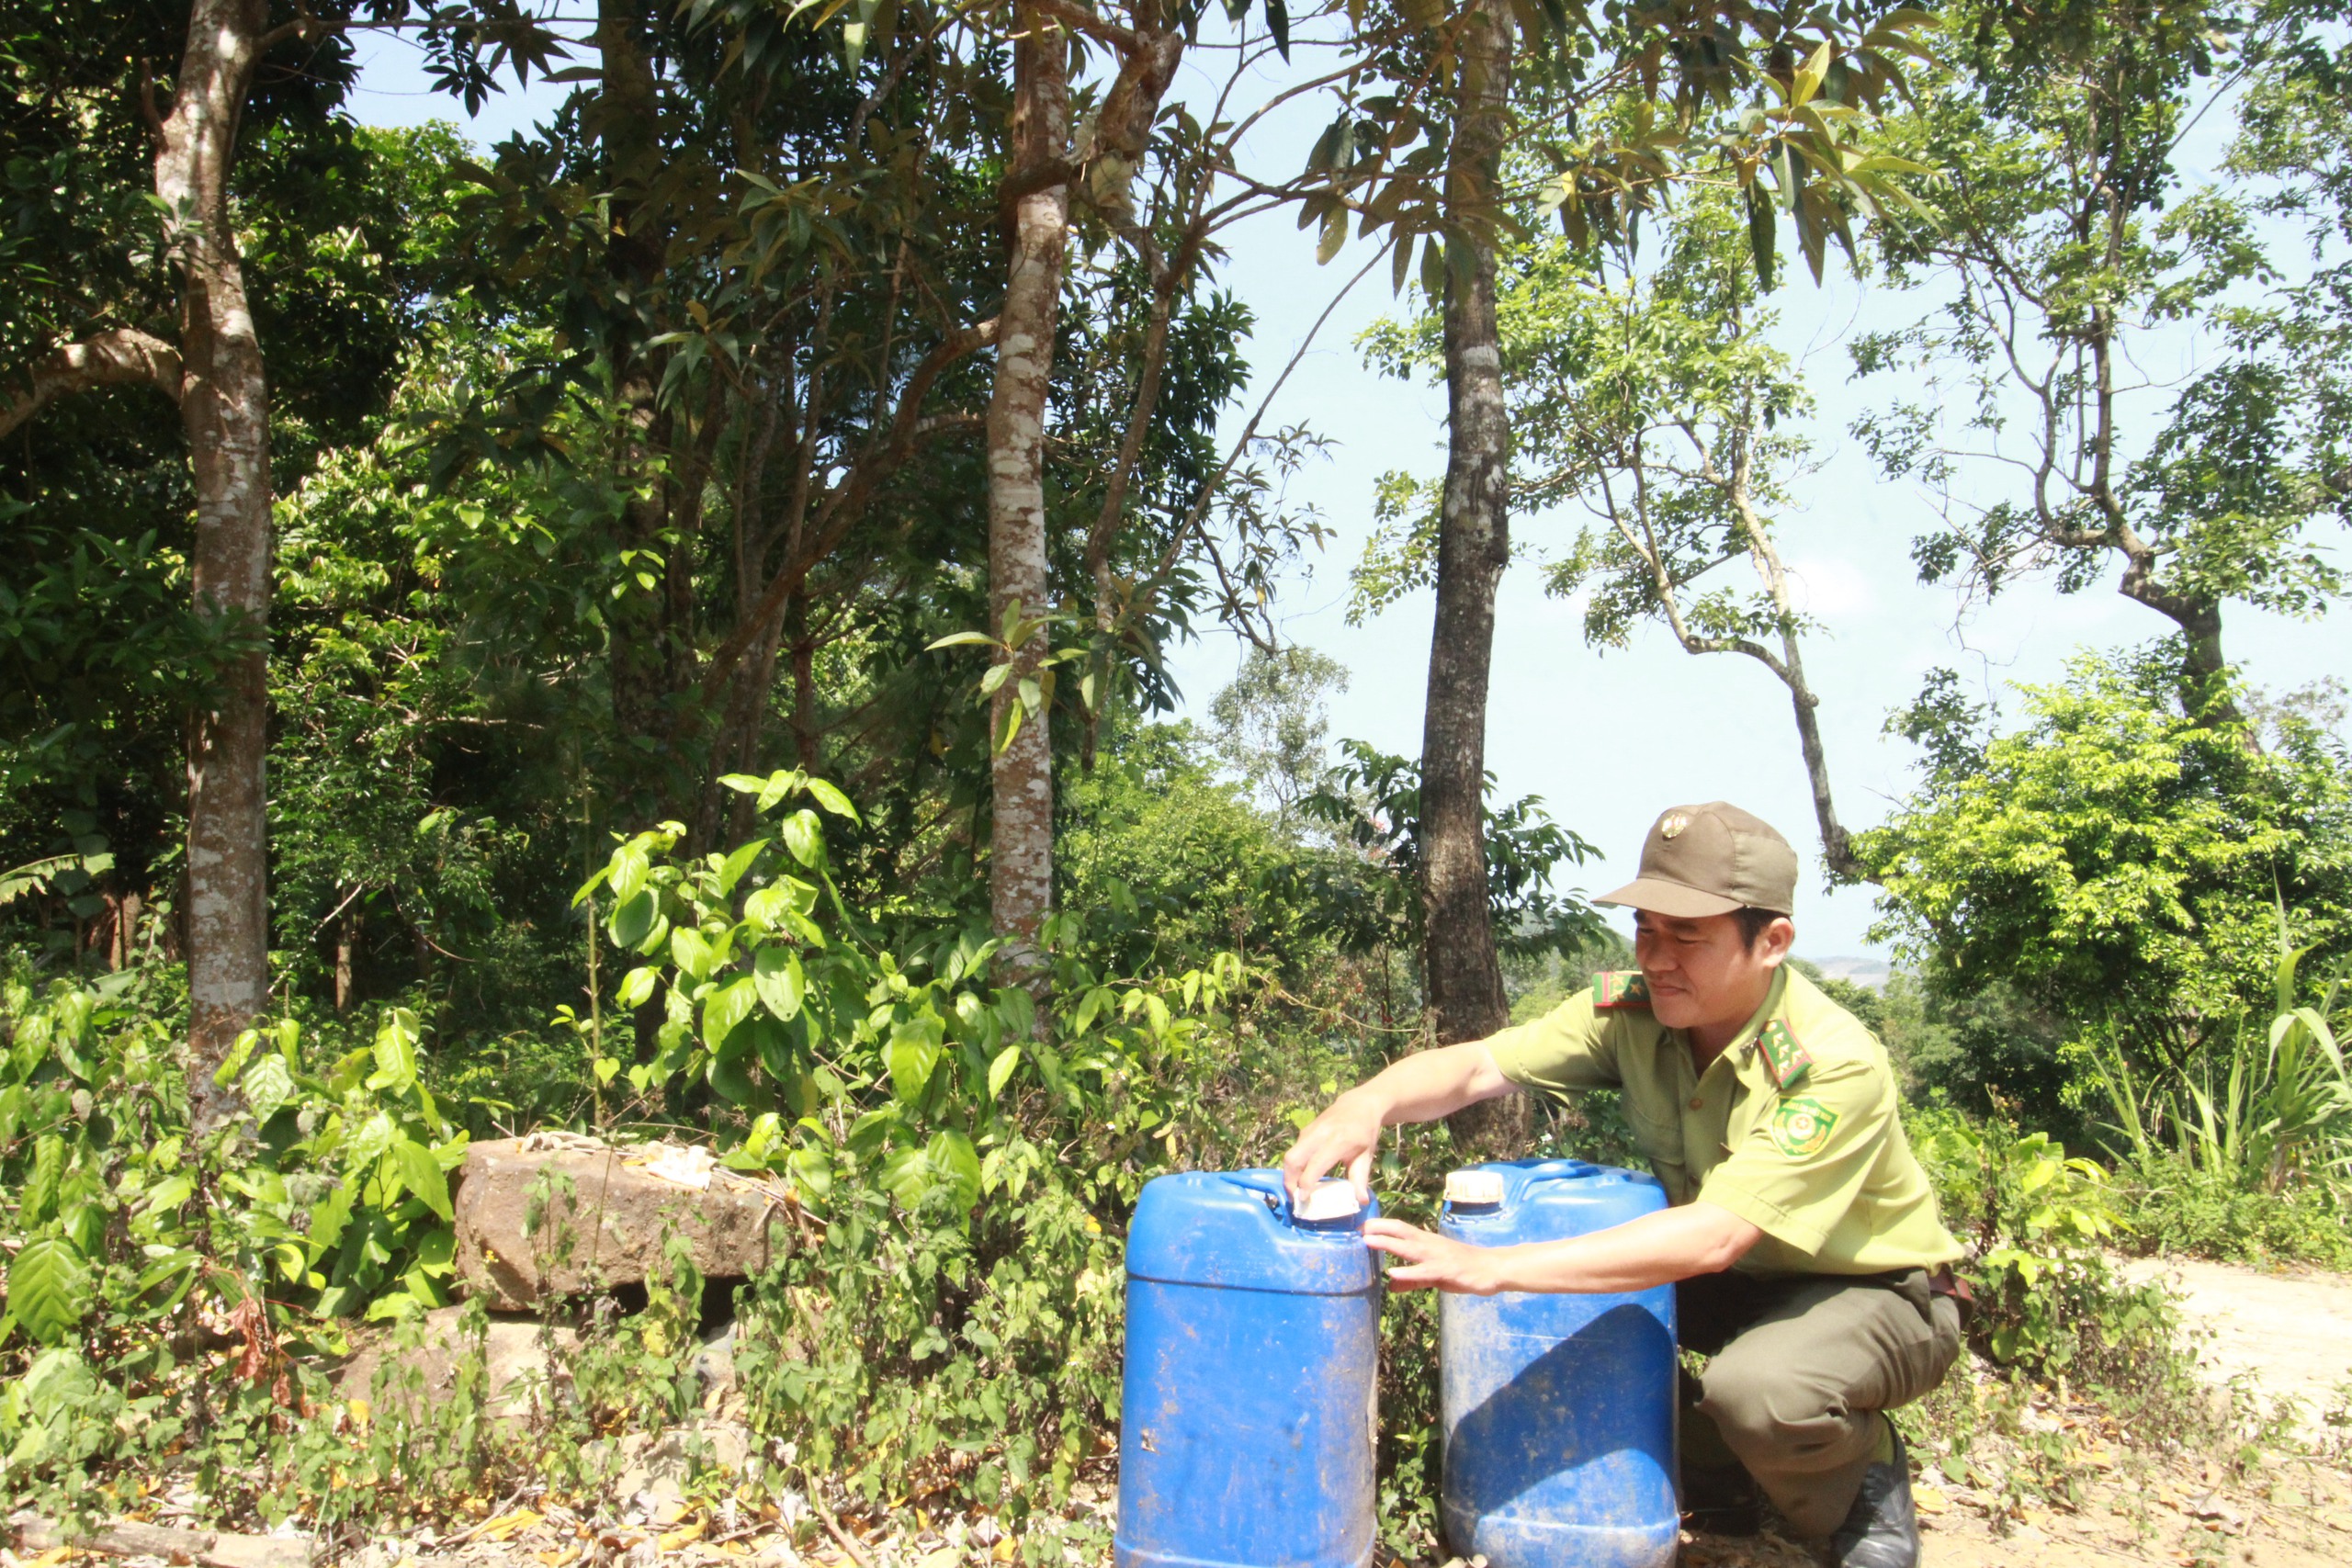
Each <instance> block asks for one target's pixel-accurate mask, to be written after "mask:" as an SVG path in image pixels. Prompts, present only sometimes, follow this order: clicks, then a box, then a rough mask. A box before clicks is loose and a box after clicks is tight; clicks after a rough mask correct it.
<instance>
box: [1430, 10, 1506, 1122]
mask: <svg viewBox="0 0 2352 1568" xmlns="http://www.w3.org/2000/svg"><path fill="white" fill-rule="evenodd" d="M1510 28H1511V21H1510V13H1509V11H1508V10H1507V9H1506V8H1505V6H1504V4H1503V0H1476V3H1475V4H1473V5H1471V6H1468V7H1467V8H1466V9H1465V10H1464V12H1463V13H1462V21H1461V28H1460V32H1459V33H1458V35H1457V37H1458V39H1459V43H1458V46H1457V50H1458V57H1459V59H1460V61H1461V77H1460V91H1459V93H1458V95H1457V97H1456V109H1455V117H1456V118H1455V124H1454V131H1453V149H1452V154H1451V162H1450V164H1449V166H1448V168H1447V170H1446V181H1445V185H1446V206H1447V211H1448V215H1449V217H1450V219H1451V220H1452V228H1451V231H1450V232H1449V234H1448V237H1447V249H1448V251H1449V252H1453V251H1454V250H1455V247H1460V252H1461V254H1450V255H1449V257H1448V263H1449V265H1448V266H1447V269H1446V289H1445V380H1446V414H1447V424H1446V465H1445V494H1444V499H1443V501H1442V502H1441V507H1440V515H1439V521H1438V554H1437V618H1436V624H1435V626H1433V627H1432V629H1431V632H1430V675H1429V695H1428V704H1427V706H1426V707H1425V709H1424V710H1423V714H1422V719H1421V799H1420V807H1421V867H1422V876H1423V879H1424V885H1423V888H1422V938H1421V969H1422V974H1423V976H1424V977H1425V981H1426V984H1427V986H1428V987H1429V1010H1430V1023H1431V1026H1432V1027H1433V1028H1434V1029H1435V1031H1436V1034H1437V1039H1438V1042H1439V1043H1441V1044H1444V1043H1453V1042H1454V1041H1460V1040H1477V1039H1482V1038H1484V1037H1485V1036H1487V1035H1489V1034H1492V1033H1494V1032H1496V1031H1497V1030H1498V1029H1501V1028H1502V1027H1503V1026H1504V1025H1506V1024H1507V1023H1509V1022H1510V1005H1509V1003H1508V1002H1507V1001H1506V1000H1505V998H1504V996H1503V976H1502V964H1501V960H1500V958H1499V957H1498V954H1497V953H1496V950H1495V932H1494V924H1493V920H1492V919H1491V918H1490V917H1489V915H1488V912H1487V849H1486V836H1485V830H1484V823H1483V809H1484V806H1485V791H1486V776H1487V679H1488V674H1489V670H1490V666H1491V664H1492V662H1493V656H1494V645H1495V592H1496V590H1497V588H1498V586H1499V585H1500V583H1501V581H1502V575H1503V568H1504V567H1505V566H1506V565H1508V564H1509V563H1510V419H1509V416H1508V412H1507V410H1506V406H1505V403H1504V400H1503V371H1502V352H1501V348H1500V346H1499V342H1498V334H1497V332H1496V326H1495V251H1494V228H1493V216H1492V215H1493V211H1494V201H1495V186H1496V182H1497V175H1498V168H1499V164H1500V155H1501V151H1502V143H1503V137H1504V134H1505V131H1506V130H1507V125H1508V114H1509V99H1510V39H1511V34H1510ZM1530 1124H1531V1123H1530V1111H1529V1107H1528V1104H1527V1101H1526V1099H1525V1097H1524V1096H1520V1095H1510V1096H1506V1097H1504V1098H1503V1099H1501V1100H1488V1101H1487V1102H1486V1103H1485V1104H1483V1105H1476V1106H1472V1107H1470V1108H1469V1109H1468V1110H1466V1111H1458V1112H1456V1113H1455V1114H1454V1115H1453V1116H1452V1117H1449V1118H1448V1119H1447V1125H1448V1126H1449V1127H1451V1128H1452V1129H1453V1135H1454V1138H1455V1140H1456V1141H1457V1142H1458V1143H1460V1144H1461V1145H1464V1148H1465V1149H1466V1150H1467V1151H1468V1152H1470V1153H1473V1154H1478V1155H1492V1154H1503V1153H1512V1154H1516V1153H1518V1152H1520V1145H1523V1144H1524V1142H1525V1140H1526V1137H1527V1134H1528V1129H1529V1126H1530Z"/></svg>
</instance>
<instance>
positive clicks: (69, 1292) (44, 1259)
mask: <svg viewBox="0 0 2352 1568" xmlns="http://www.w3.org/2000/svg"><path fill="white" fill-rule="evenodd" d="M89 1310H90V1270H89V1269H88V1268H87V1267H86V1266H85V1264H84V1263H83V1261H82V1255H81V1254H80V1253H79V1252H76V1251H75V1250H74V1245H73V1243H71V1242H69V1241H67V1240H66V1239H65V1238H64V1237H63V1236H55V1235H45V1236H40V1237H37V1238H35V1239H34V1240H31V1241H28V1242H27V1243H25V1245H24V1247H23V1248H22V1249H21V1250H20V1251H18V1252H17V1256H16V1258H15V1259H14V1260H13V1261H11V1262H10V1263H9V1265H8V1311H9V1313H10V1314H12V1315H13V1316H14V1317H15V1318H16V1320H17V1325H18V1326H19V1327H21V1328H23V1329H24V1331H25V1332H26V1333H27V1334H29V1335H31V1336H32V1337H33V1339H34V1340H35V1341H36V1342H37V1343H40V1344H42V1345H56V1344H60V1343H62V1342H63V1340H64V1339H65V1337H67V1336H68V1335H70V1334H72V1333H73V1332H74V1329H75V1328H76V1327H77V1326H79V1325H80V1324H81V1322H82V1319H83V1317H84V1316H85V1315H86V1314H88V1312H89Z"/></svg>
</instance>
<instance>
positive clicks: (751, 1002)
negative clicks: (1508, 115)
mask: <svg viewBox="0 0 2352 1568" xmlns="http://www.w3.org/2000/svg"><path fill="white" fill-rule="evenodd" d="M763 956H764V954H763ZM763 995H764V993H763V991H762V990H761V989H760V988H759V987H758V984H757V982H756V981H754V980H753V979H752V976H749V975H744V976H738V977H737V978H735V979H732V980H729V982H728V983H727V984H725V985H724V986H721V987H718V989H717V990H716V991H713V992H712V993H711V995H710V999H709V1000H708V1001H707V1002H705V1003H703V1005H702V1039H703V1043H704V1044H706V1045H707V1046H709V1047H710V1048H711V1050H712V1051H713V1052H717V1051H718V1049H719V1048H720V1047H721V1046H722V1045H724V1044H725V1043H727V1037H728V1036H729V1035H730V1034H732V1033H734V1032H735V1026H736V1025H738V1024H740V1023H741V1022H742V1021H744V1020H745V1019H746V1018H749V1017H750V1016H751V1014H752V1009H753V1008H755V1007H757V1006H758V1005H759V1003H760V999H761V998H762V997H763Z"/></svg>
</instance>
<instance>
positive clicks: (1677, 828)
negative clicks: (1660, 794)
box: [1657, 811, 1691, 839]
mask: <svg viewBox="0 0 2352 1568" xmlns="http://www.w3.org/2000/svg"><path fill="white" fill-rule="evenodd" d="M1689 826H1691V816H1690V813H1688V812H1684V811H1669V812H1668V813H1667V814H1666V815H1665V816H1664V817H1661V818H1658V824H1657V836H1658V837H1659V838H1661V839H1671V838H1676V837H1679V835H1680V833H1681V832H1682V829H1685V828H1688V827H1689Z"/></svg>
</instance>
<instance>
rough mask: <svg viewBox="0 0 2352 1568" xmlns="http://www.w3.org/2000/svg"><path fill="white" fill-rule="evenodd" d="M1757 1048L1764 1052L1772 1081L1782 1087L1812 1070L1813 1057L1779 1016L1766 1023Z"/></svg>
mask: <svg viewBox="0 0 2352 1568" xmlns="http://www.w3.org/2000/svg"><path fill="white" fill-rule="evenodd" d="M1756 1048H1757V1049H1758V1051H1760V1052H1762V1053H1763V1054H1764V1070H1765V1071H1766V1072H1769V1073H1770V1074H1771V1075H1772V1081H1773V1082H1774V1083H1776V1084H1778V1085H1780V1086H1781V1088H1782V1089H1786V1088H1788V1087H1789V1086H1790V1085H1791V1084H1792V1083H1795V1082H1796V1081H1797V1080H1798V1079H1799V1078H1801V1077H1804V1075H1805V1074H1806V1073H1807V1072H1809V1071H1810V1070H1812V1067H1813V1057H1812V1056H1811V1055H1809V1054H1808V1053H1807V1052H1806V1050H1805V1048H1804V1046H1803V1045H1800V1044H1798V1043H1797V1037H1796V1036H1795V1035H1793V1034H1792V1033H1790V1032H1789V1026H1788V1025H1787V1024H1785V1023H1782V1022H1781V1021H1780V1020H1779V1019H1777V1018H1776V1019H1774V1020H1773V1021H1771V1022H1770V1023H1768V1024H1766V1025H1765V1026H1764V1029H1763V1032H1761V1033H1759V1034H1758V1035H1757V1037H1756Z"/></svg>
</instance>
